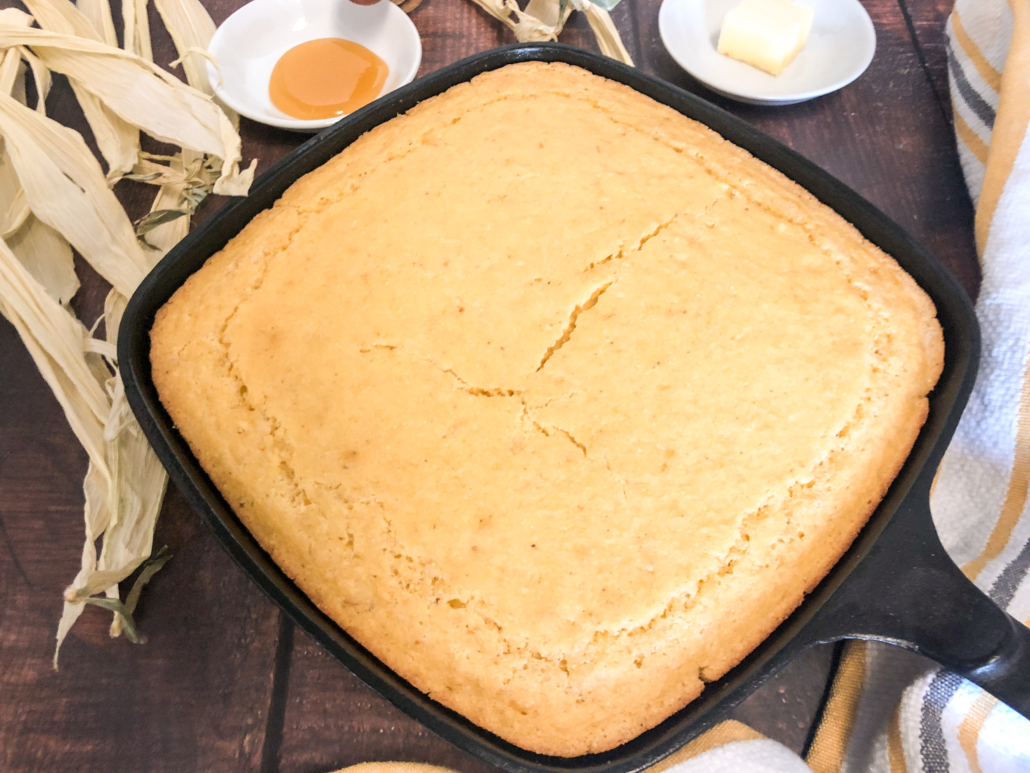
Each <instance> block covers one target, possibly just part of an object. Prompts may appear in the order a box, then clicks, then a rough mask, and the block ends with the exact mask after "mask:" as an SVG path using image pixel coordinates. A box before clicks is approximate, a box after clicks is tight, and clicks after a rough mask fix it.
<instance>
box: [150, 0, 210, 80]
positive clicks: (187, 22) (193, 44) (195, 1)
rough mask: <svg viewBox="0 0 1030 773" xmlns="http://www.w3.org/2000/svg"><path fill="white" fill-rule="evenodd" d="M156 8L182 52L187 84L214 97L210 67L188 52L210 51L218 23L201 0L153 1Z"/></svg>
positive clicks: (200, 58)
mask: <svg viewBox="0 0 1030 773" xmlns="http://www.w3.org/2000/svg"><path fill="white" fill-rule="evenodd" d="M154 7H155V8H157V12H158V13H159V14H161V20H162V21H163V22H164V24H165V27H166V28H167V30H168V34H169V35H171V36H172V42H173V43H174V44H175V50H176V51H178V52H179V56H180V61H181V64H182V71H183V73H184V74H185V75H186V82H187V83H189V84H190V85H191V86H192V87H193V88H195V89H197V91H202V92H204V93H205V94H213V93H214V91H213V89H212V88H211V84H210V83H209V82H208V79H207V67H206V66H205V61H204V58H203V57H202V56H199V55H198V54H192V53H188V52H189V51H190V49H193V48H199V49H202V50H206V49H207V44H208V43H210V42H211V37H212V36H213V35H214V34H215V23H214V21H212V19H211V17H210V15H208V12H207V11H206V10H205V9H204V6H202V5H201V4H200V2H199V0H154Z"/></svg>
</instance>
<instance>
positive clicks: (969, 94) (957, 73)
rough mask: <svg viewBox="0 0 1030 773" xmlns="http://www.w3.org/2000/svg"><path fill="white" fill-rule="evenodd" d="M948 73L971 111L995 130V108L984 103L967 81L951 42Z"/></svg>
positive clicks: (949, 45) (949, 44)
mask: <svg viewBox="0 0 1030 773" xmlns="http://www.w3.org/2000/svg"><path fill="white" fill-rule="evenodd" d="M948 72H949V73H951V79H952V80H953V81H954V82H955V86H956V87H957V88H958V93H959V95H960V96H961V97H962V100H963V101H964V102H965V103H966V104H967V105H969V109H970V110H972V111H973V112H974V113H976V116H977V118H979V119H980V120H981V121H983V122H984V124H985V125H986V126H987V127H988V128H990V129H993V128H994V108H993V107H991V106H990V105H988V104H987V102H986V101H984V98H983V97H981V96H980V92H978V91H977V90H976V89H974V88H973V86H972V85H971V84H970V83H969V81H968V80H967V79H966V74H965V72H963V70H962V65H960V64H959V63H958V60H957V59H956V58H955V52H954V51H953V50H952V48H951V41H948Z"/></svg>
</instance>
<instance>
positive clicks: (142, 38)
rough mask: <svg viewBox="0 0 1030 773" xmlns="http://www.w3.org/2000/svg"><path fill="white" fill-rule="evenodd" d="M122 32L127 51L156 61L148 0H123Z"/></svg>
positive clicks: (150, 60)
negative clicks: (148, 14)
mask: <svg viewBox="0 0 1030 773" xmlns="http://www.w3.org/2000/svg"><path fill="white" fill-rule="evenodd" d="M122 31H123V32H122V37H123V39H124V46H123V47H124V48H125V50H126V51H128V52H129V53H130V54H136V55H137V56H140V57H143V58H144V59H146V60H147V61H149V62H152V61H154V52H153V50H152V49H151V47H150V21H149V19H148V18H147V2H146V0H122Z"/></svg>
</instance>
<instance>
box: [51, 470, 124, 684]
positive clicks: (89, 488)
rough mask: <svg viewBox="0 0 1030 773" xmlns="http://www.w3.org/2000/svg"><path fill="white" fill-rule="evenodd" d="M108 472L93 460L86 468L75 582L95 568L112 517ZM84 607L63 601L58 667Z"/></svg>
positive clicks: (58, 628)
mask: <svg viewBox="0 0 1030 773" xmlns="http://www.w3.org/2000/svg"><path fill="white" fill-rule="evenodd" d="M107 474H108V473H107V465H106V464H94V463H93V461H92V460H91V461H90V463H89V469H87V470H86V477H85V479H84V480H83V481H82V490H83V493H84V494H85V499H86V504H85V520H86V540H85V542H84V543H83V546H82V561H81V565H80V567H79V573H78V574H77V575H76V577H75V580H74V581H73V582H72V585H73V586H74V585H75V584H77V583H83V582H85V580H86V578H87V577H88V576H89V574H90V572H92V571H93V570H94V569H95V568H96V565H97V549H96V544H97V540H98V539H100V535H101V534H103V533H104V529H106V528H107V524H108V522H109V521H110V519H111V513H110V511H109V509H108V491H109V490H110V481H109V480H108V479H107V478H106V477H105V476H106V475H107ZM85 608H86V606H85V604H82V603H81V602H79V603H72V602H70V601H65V602H64V607H63V609H62V611H61V619H60V621H59V622H58V623H57V645H56V646H55V647H54V668H55V669H56V668H57V657H58V655H59V653H60V651H61V643H62V642H64V639H65V637H66V636H67V635H68V632H69V631H70V630H71V627H72V626H73V625H75V621H76V620H78V619H79V616H80V615H81V614H82V612H83V610H85Z"/></svg>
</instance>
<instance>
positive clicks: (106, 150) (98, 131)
mask: <svg viewBox="0 0 1030 773" xmlns="http://www.w3.org/2000/svg"><path fill="white" fill-rule="evenodd" d="M25 5H26V6H27V7H28V9H29V10H30V11H31V12H32V15H33V16H34V17H35V19H36V21H37V22H39V26H40V27H42V28H43V29H45V30H48V31H50V32H57V33H59V34H62V35H76V36H78V37H81V38H86V39H88V40H95V41H97V42H98V43H99V42H102V38H101V33H100V32H99V31H97V30H96V29H95V28H94V26H93V24H92V23H91V22H90V20H89V19H88V18H87V17H86V16H85V15H84V14H83V13H81V12H80V11H79V9H78V8H76V7H75V6H74V5H72V4H71V3H70V2H69V0H27V2H26V3H25ZM108 15H109V16H110V9H109V11H108ZM71 87H72V91H73V92H74V93H75V98H76V99H77V100H78V102H79V106H80V107H81V108H82V113H83V115H85V117H86V122H87V123H89V127H90V129H92V131H93V137H94V139H96V142H97V147H99V148H100V153H101V155H102V156H103V157H104V160H105V161H107V169H108V171H107V178H108V180H117V179H118V178H120V177H121V176H122V175H124V174H126V173H127V172H129V171H130V170H131V169H132V167H133V165H134V164H135V163H136V158H137V156H138V154H139V130H138V129H136V127H134V126H132V125H131V124H129V123H127V122H126V121H123V120H122V119H121V118H119V117H118V116H117V115H115V114H114V113H112V112H111V111H110V110H108V109H107V108H106V107H105V106H104V103H103V102H101V101H100V100H99V99H97V98H96V97H95V96H94V95H93V94H92V93H90V92H89V91H87V90H86V89H84V88H83V87H82V86H81V85H80V84H79V83H78V82H77V81H71Z"/></svg>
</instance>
